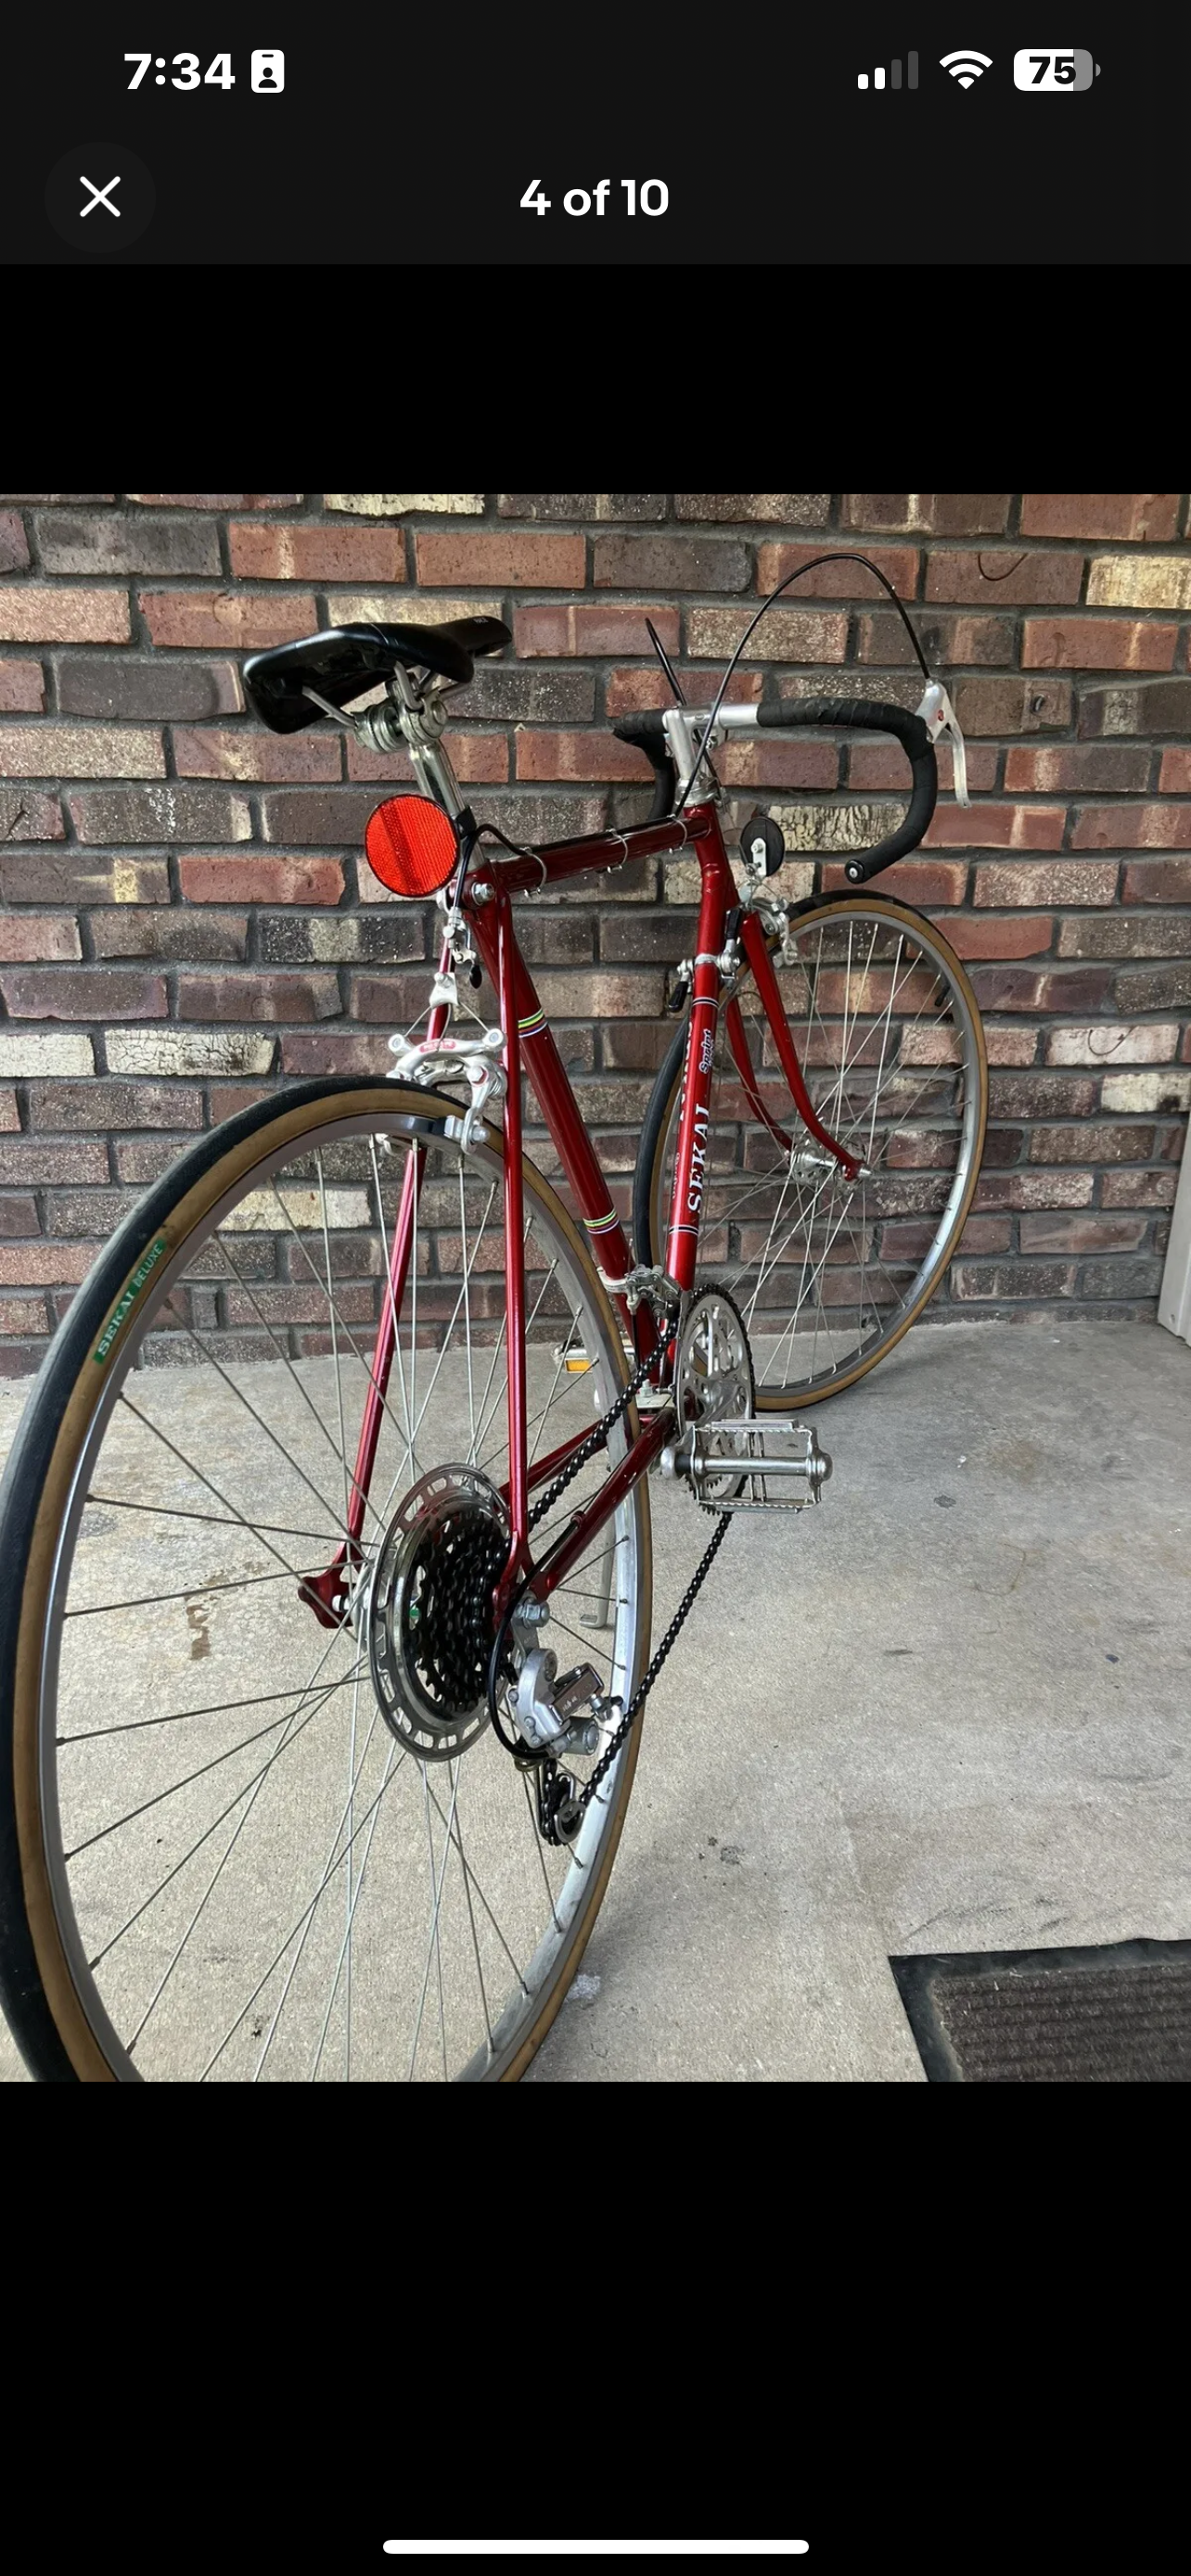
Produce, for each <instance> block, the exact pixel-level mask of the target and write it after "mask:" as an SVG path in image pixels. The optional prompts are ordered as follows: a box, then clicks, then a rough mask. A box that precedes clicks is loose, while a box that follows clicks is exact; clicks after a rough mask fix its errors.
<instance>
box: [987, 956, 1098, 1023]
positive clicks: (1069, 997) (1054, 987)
mask: <svg viewBox="0 0 1191 2576" xmlns="http://www.w3.org/2000/svg"><path fill="white" fill-rule="evenodd" d="M972 983H973V987H974V989H975V993H976V999H977V1001H978V1002H979V1004H980V1007H981V1009H982V1010H989V1011H1063V1012H1064V1013H1070V1012H1072V1011H1094V1010H1097V1009H1098V1008H1099V1006H1100V1004H1101V1002H1103V1001H1104V999H1105V997H1106V995H1107V993H1108V991H1109V988H1110V986H1111V983H1112V970H1111V968H1110V967H1108V966H1058V967H1055V969H1054V970H1053V972H1052V973H1050V974H1035V973H1033V972H1032V971H1031V969H1030V968H1029V967H1026V966H985V967H978V968H977V969H976V972H975V973H974V975H973V977H972Z"/></svg>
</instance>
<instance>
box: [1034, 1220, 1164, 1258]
mask: <svg viewBox="0 0 1191 2576" xmlns="http://www.w3.org/2000/svg"><path fill="white" fill-rule="evenodd" d="M1145 1230H1146V1221H1145V1218H1144V1217H1129V1216H1023V1218H1022V1220H1021V1248H1022V1251H1023V1252H1136V1250H1137V1247H1138V1244H1139V1243H1140V1242H1141V1240H1142V1237H1143V1236H1144V1234H1145Z"/></svg>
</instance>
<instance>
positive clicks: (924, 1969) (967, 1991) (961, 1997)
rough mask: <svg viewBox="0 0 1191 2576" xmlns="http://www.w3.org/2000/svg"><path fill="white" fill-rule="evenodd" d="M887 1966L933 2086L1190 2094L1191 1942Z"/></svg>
mask: <svg viewBox="0 0 1191 2576" xmlns="http://www.w3.org/2000/svg"><path fill="white" fill-rule="evenodd" d="M889 1965H890V1967H891V1968H892V1970H893V1973H894V1976H895V1977H896V1979H897V1984H898V1991H899V1993H900V1995H901V1999H902V2002H903V2003H904V2005H905V2008H906V2011H907V2014H908V2015H909V2021H910V2028H911V2030H912V2031H913V2033H914V2037H915V2040H916V2041H917V2043H918V2053H919V2055H920V2057H921V2059H922V2063H923V2065H924V2067H925V2068H926V2072H927V2074H928V2076H929V2077H930V2080H931V2083H932V2084H1186V2083H1188V2082H1191V1941H1120V1942H1118V1943H1117V1944H1116V1945H1115V1947H1113V1948H1111V1949H1106V1950H1002V1951H975V1952H971V1953H967V1954H965V1953H961V1952H958V1951H955V1952H951V1953H950V1954H949V1955H945V1956H941V1957H937V1958H919V1959H891V1960H890V1962H889Z"/></svg>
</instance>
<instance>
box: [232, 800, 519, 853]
mask: <svg viewBox="0 0 1191 2576" xmlns="http://www.w3.org/2000/svg"><path fill="white" fill-rule="evenodd" d="M377 801H378V800H377V798H376V796H375V795H373V794H371V793H370V792H369V790H368V789H367V788H358V789H355V788H350V787H344V788H317V787H291V788H282V789H281V790H280V791H279V793H278V794H276V795H272V796H263V797H262V798H261V817H262V821H263V824H264V837H265V839H266V841H297V842H299V843H301V844H309V843H311V842H315V843H317V842H322V843H323V844H324V846H329V847H331V848H338V847H339V846H340V845H341V844H347V845H348V846H350V847H353V848H357V847H358V846H359V844H360V842H361V841H362V840H363V838H364V829H365V825H366V824H367V822H368V820H369V818H370V816H371V815H372V814H373V813H374V812H375V810H376V805H377ZM496 819H499V818H496Z"/></svg>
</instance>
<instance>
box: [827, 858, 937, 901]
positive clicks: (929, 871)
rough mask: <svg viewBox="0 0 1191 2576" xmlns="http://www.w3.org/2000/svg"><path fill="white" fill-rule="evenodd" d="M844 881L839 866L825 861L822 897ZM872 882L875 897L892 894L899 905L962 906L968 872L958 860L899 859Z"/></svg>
mask: <svg viewBox="0 0 1191 2576" xmlns="http://www.w3.org/2000/svg"><path fill="white" fill-rule="evenodd" d="M847 882H848V880H847V878H846V877H845V875H844V871H843V866H842V864H840V865H839V866H837V865H836V864H835V862H834V861H828V862H827V863H826V864H825V865H824V868H823V878H822V885H823V892H824V894H833V893H834V892H835V889H836V887H837V886H844V885H846V884H847ZM874 883H875V885H876V887H877V891H878V893H879V894H891V895H896V897H897V899H898V901H899V902H900V903H914V904H931V905H934V904H938V903H962V902H963V899H964V896H965V894H966V892H967V886H968V871H967V868H966V867H965V865H964V862H963V860H962V859H899V860H898V861H897V862H896V864H895V866H894V867H892V868H885V869H882V872H881V875H880V878H879V879H874Z"/></svg>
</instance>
